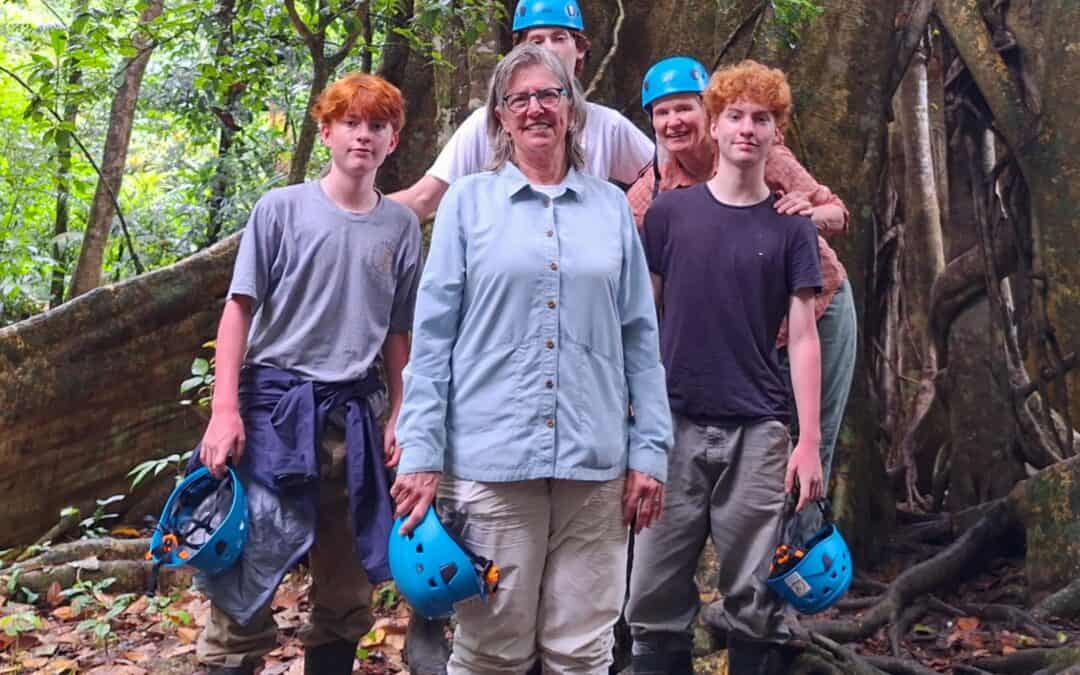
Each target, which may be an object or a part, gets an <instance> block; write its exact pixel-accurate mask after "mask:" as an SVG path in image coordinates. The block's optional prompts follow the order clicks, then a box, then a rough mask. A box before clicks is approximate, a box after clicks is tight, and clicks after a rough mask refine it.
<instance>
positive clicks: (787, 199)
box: [773, 190, 814, 217]
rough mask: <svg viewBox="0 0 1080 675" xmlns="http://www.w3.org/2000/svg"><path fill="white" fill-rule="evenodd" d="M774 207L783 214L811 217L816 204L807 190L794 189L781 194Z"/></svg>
mask: <svg viewBox="0 0 1080 675" xmlns="http://www.w3.org/2000/svg"><path fill="white" fill-rule="evenodd" d="M773 208H774V209H776V212H777V213H779V214H780V215H782V216H806V217H810V216H812V215H813V213H814V205H813V204H811V203H810V198H809V197H808V196H807V195H806V193H805V192H799V191H798V190H792V191H791V192H785V193H784V194H782V195H780V199H777V200H776V203H775V204H773Z"/></svg>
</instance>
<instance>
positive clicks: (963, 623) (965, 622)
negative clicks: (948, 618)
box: [956, 616, 979, 630]
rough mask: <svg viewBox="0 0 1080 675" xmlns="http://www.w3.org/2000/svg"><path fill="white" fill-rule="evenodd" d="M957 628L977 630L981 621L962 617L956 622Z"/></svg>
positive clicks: (971, 617) (970, 617) (972, 617)
mask: <svg viewBox="0 0 1080 675" xmlns="http://www.w3.org/2000/svg"><path fill="white" fill-rule="evenodd" d="M956 627H957V628H959V629H960V630H975V629H976V628H978V627H979V619H978V618H976V617H974V616H962V617H960V618H959V619H957V620H956Z"/></svg>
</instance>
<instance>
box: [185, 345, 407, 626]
mask: <svg viewBox="0 0 1080 675" xmlns="http://www.w3.org/2000/svg"><path fill="white" fill-rule="evenodd" d="M382 389H383V387H382V383H381V382H380V381H379V379H378V377H377V376H376V375H375V374H373V373H369V374H368V376H367V377H365V378H364V379H362V380H356V381H352V382H343V383H323V382H311V381H309V380H304V379H303V378H300V377H297V376H294V375H291V374H290V373H288V372H286V371H284V370H280V369H278V368H273V367H270V366H258V365H246V366H244V368H243V370H242V371H241V373H240V392H239V393H240V411H241V413H240V414H241V417H242V418H243V420H244V433H245V435H246V439H247V440H246V443H245V447H246V448H247V449H246V451H245V452H244V455H243V457H242V458H241V460H240V464H239V466H238V467H236V469H237V473H238V474H239V476H240V480H241V481H242V482H243V484H244V487H245V489H246V490H247V493H248V520H249V523H248V526H249V529H248V540H247V545H246V546H245V548H244V554H243V556H241V558H240V561H239V562H238V563H237V564H236V565H235V566H233V567H232V568H230V569H229V570H227V571H225V572H224V573H222V574H220V575H217V576H214V577H209V576H206V575H203V574H200V575H198V577H197V580H198V585H199V587H200V588H201V589H202V590H203V591H204V592H205V593H206V594H207V595H208V596H209V597H210V599H211V600H212V601H213V602H214V604H215V605H216V606H217V607H218V608H219V609H221V610H223V611H224V612H226V613H227V614H228V615H229V616H230V617H232V618H233V620H235V621H237V622H239V623H241V624H246V623H248V622H249V621H250V620H251V617H252V616H254V614H255V612H256V611H258V609H259V608H260V607H262V606H264V605H265V604H266V603H268V602H269V601H270V600H271V598H272V597H273V594H274V590H275V589H276V588H277V586H278V584H280V583H281V580H282V578H284V576H285V573H286V572H288V571H289V569H290V568H291V567H292V566H293V565H295V564H296V562H297V561H298V560H300V558H301V557H303V555H304V554H305V553H307V551H308V549H310V548H311V545H312V543H313V542H314V541H315V529H316V525H317V519H318V515H319V514H318V506H319V492H318V491H319V452H318V448H319V443H320V441H321V438H322V432H323V429H324V428H325V426H326V423H327V419H328V417H329V416H330V413H331V412H332V411H335V410H337V409H339V408H342V409H343V410H344V420H345V447H346V458H345V467H346V469H345V471H346V484H347V488H348V493H349V513H350V514H351V516H352V522H353V528H354V534H355V540H354V549H355V554H356V556H357V562H358V563H359V564H362V565H363V566H364V570H365V571H366V572H367V575H368V578H369V579H370V581H371V583H372V584H377V583H381V582H383V581H386V580H387V579H389V578H390V568H389V564H388V560H387V553H386V543H387V540H388V538H389V534H390V528H391V526H392V524H393V513H392V510H391V506H390V493H389V486H388V480H387V475H386V469H385V468H384V467H383V464H382V436H381V434H380V432H379V430H378V427H377V426H376V424H375V416H374V414H373V411H372V406H371V405H370V404H369V400H370V398H371V397H372V395H375V394H380V393H381V392H382ZM198 465H199V454H198V452H197V451H196V452H195V454H194V456H193V457H192V466H193V467H194V466H198ZM329 517H340V516H339V515H338V514H330V516H329Z"/></svg>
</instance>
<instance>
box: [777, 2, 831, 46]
mask: <svg viewBox="0 0 1080 675" xmlns="http://www.w3.org/2000/svg"><path fill="white" fill-rule="evenodd" d="M771 2H772V7H773V13H774V14H775V16H776V22H777V23H778V24H779V25H780V26H781V27H782V29H783V31H784V37H785V40H786V42H787V46H788V47H790V48H791V49H794V48H795V47H796V46H798V44H799V32H800V31H801V30H802V29H803V28H805V27H806V26H808V25H810V22H812V21H813V20H814V19H816V18H818V17H819V16H821V14H822V13H823V12H824V11H825V10H824V9H823V8H822V7H820V6H818V4H817V2H816V1H815V0H771Z"/></svg>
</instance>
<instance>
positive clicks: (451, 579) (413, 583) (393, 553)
mask: <svg viewBox="0 0 1080 675" xmlns="http://www.w3.org/2000/svg"><path fill="white" fill-rule="evenodd" d="M403 522H405V519H404V518H398V519H397V520H396V521H395V522H394V527H393V529H391V531H390V542H389V555H390V573H391V574H392V575H393V576H394V583H396V584H397V588H398V591H400V592H401V594H402V595H403V596H404V597H405V599H406V600H408V601H409V604H410V605H412V606H413V609H415V610H416V611H417V612H419V613H420V614H422V615H423V616H425V617H427V618H429V619H441V618H446V617H448V616H450V615H451V614H453V612H454V604H455V603H458V602H461V601H462V600H467V599H469V598H471V597H473V596H477V595H479V596H480V597H481V598H484V599H486V598H487V596H488V595H489V594H492V593H494V592H495V590H496V589H497V588H498V583H499V568H498V567H497V566H496V565H494V564H493V563H492V562H491V561H490V560H487V559H485V558H481V557H479V556H475V555H473V554H471V553H470V552H468V551H467V550H465V548H464V547H463V546H461V544H459V543H458V542H457V540H455V539H454V537H453V536H452V535H451V534H450V533H449V532H448V531H447V530H446V528H445V527H443V524H442V522H441V521H440V520H439V517H438V515H436V513H435V509H434V507H428V510H427V513H425V514H424V519H423V520H421V521H420V524H419V525H417V526H416V528H415V529H414V530H413V531H412V532H410V533H409V534H407V535H404V536H402V535H401V534H400V533H399V531H400V529H401V524H402V523H403Z"/></svg>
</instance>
